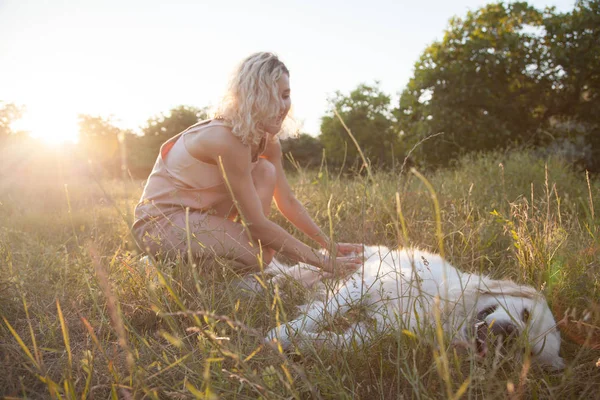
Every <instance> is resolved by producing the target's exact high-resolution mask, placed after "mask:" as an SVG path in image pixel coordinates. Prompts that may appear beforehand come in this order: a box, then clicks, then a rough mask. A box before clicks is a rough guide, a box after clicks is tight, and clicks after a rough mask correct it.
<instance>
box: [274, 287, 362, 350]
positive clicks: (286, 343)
mask: <svg viewBox="0 0 600 400" xmlns="http://www.w3.org/2000/svg"><path fill="white" fill-rule="evenodd" d="M353 282H355V281H353ZM353 282H351V283H348V284H346V285H345V286H344V287H343V288H342V289H341V290H340V292H338V293H336V294H335V296H333V298H331V299H329V300H328V301H326V302H323V301H316V302H314V303H312V304H311V305H309V306H308V307H307V309H306V311H305V313H304V314H303V315H301V316H300V317H298V318H296V319H294V320H292V321H290V322H288V323H287V324H283V325H280V326H278V327H276V328H274V329H272V330H271V331H270V332H269V333H268V334H267V338H266V340H267V341H270V340H273V339H277V340H278V341H279V344H280V345H281V346H282V348H283V349H289V348H290V347H291V345H292V343H293V342H294V341H295V339H298V344H299V345H300V346H301V347H302V346H303V344H304V342H306V343H308V342H310V341H314V342H317V343H318V342H323V341H332V340H333V343H332V344H334V345H335V344H336V343H338V342H339V344H343V343H345V342H349V341H350V339H348V340H347V339H346V338H345V336H344V335H341V336H340V335H337V334H334V333H332V332H324V333H319V332H318V330H319V329H320V328H321V327H322V326H323V325H324V323H325V322H327V321H331V320H332V318H333V316H334V315H335V314H336V313H340V314H345V313H347V312H348V310H349V309H350V307H351V305H354V304H360V303H361V302H362V301H363V299H364V298H366V296H364V293H363V296H362V297H361V296H360V294H361V292H360V288H359V287H358V286H357V285H352V283H353ZM331 322H333V321H331ZM334 335H335V336H340V337H339V338H336V337H334Z"/></svg>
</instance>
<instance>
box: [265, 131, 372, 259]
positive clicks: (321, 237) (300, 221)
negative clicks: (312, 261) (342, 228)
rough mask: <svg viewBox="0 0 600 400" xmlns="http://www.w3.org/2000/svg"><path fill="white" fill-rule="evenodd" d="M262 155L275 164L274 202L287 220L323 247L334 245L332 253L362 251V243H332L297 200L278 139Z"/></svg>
mask: <svg viewBox="0 0 600 400" xmlns="http://www.w3.org/2000/svg"><path fill="white" fill-rule="evenodd" d="M263 156H264V157H265V158H266V159H267V160H269V161H270V162H271V163H273V165H274V166H275V170H276V176H277V179H276V183H275V193H274V199H275V204H276V205H277V208H278V209H279V211H280V212H281V214H282V215H283V216H284V217H286V218H287V219H288V221H290V222H291V223H292V224H293V225H294V226H295V227H296V228H298V229H299V230H300V231H302V232H304V233H305V234H306V235H307V236H308V237H310V238H311V239H312V240H314V241H315V242H317V243H318V244H319V245H321V247H323V248H324V249H327V250H331V249H332V248H333V247H335V249H336V251H335V252H334V253H336V254H340V255H345V254H350V253H352V252H355V253H360V252H362V250H363V249H362V245H356V244H348V243H335V244H334V243H332V241H331V239H330V238H329V236H327V235H326V234H325V233H324V232H323V231H322V230H321V228H319V226H318V225H317V224H316V223H315V222H314V220H313V219H312V218H311V217H310V215H309V214H308V211H307V210H306V208H305V207H304V206H303V205H302V203H300V201H298V199H297V198H296V196H295V195H294V192H293V191H292V189H291V187H290V185H289V183H288V181H287V178H286V176H285V171H284V169H283V155H282V152H281V144H280V143H279V140H276V141H271V142H270V143H269V146H268V147H267V149H266V151H265V153H264V154H263Z"/></svg>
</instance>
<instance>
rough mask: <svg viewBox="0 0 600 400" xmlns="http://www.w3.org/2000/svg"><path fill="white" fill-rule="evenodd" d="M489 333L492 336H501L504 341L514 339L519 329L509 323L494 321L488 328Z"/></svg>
mask: <svg viewBox="0 0 600 400" xmlns="http://www.w3.org/2000/svg"><path fill="white" fill-rule="evenodd" d="M489 329H490V333H492V334H493V335H494V336H497V337H498V336H502V337H503V338H504V340H511V339H514V337H515V336H517V335H518V334H519V328H517V326H516V325H515V324H513V323H510V322H498V321H494V322H493V323H492V324H491V326H490V327H489Z"/></svg>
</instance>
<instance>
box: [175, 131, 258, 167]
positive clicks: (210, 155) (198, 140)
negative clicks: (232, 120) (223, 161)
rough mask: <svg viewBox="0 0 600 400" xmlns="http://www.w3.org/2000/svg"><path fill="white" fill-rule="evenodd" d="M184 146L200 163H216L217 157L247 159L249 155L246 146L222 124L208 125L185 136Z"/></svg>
mask: <svg viewBox="0 0 600 400" xmlns="http://www.w3.org/2000/svg"><path fill="white" fill-rule="evenodd" d="M185 146H186V148H187V150H188V152H189V153H190V154H191V155H192V156H193V157H195V158H197V159H199V160H201V161H207V159H210V160H213V161H216V160H217V159H218V158H219V155H221V156H223V155H229V154H234V155H236V156H240V157H243V156H245V155H247V156H248V157H249V154H250V152H249V150H248V146H246V145H244V144H243V143H242V142H241V141H240V140H239V139H238V138H237V137H236V136H235V135H234V134H233V132H231V128H229V127H228V126H226V125H222V124H215V125H208V126H206V127H204V128H203V129H202V130H200V131H198V132H193V133H192V134H191V135H189V134H188V135H185Z"/></svg>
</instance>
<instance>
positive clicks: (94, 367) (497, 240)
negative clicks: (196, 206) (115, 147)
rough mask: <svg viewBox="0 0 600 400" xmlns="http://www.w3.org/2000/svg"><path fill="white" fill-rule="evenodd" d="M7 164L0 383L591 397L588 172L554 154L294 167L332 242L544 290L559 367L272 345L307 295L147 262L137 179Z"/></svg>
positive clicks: (132, 393) (80, 394)
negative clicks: (373, 167)
mask: <svg viewBox="0 0 600 400" xmlns="http://www.w3.org/2000/svg"><path fill="white" fill-rule="evenodd" d="M3 172H4V174H3V175H1V178H0V203H1V204H0V316H1V317H2V318H3V321H0V371H2V373H1V374H0V396H5V397H6V398H34V399H35V398H95V399H99V398H115V399H116V398H157V399H163V398H164V399H188V398H190V399H191V398H236V399H246V398H251V399H254V398H268V399H271V398H273V399H277V398H286V399H287V398H298V399H305V398H325V399H327V398H358V399H396V398H417V399H422V398H423V399H428V398H447V397H457V398H458V397H462V398H471V399H505V398H540V399H565V398H569V399H590V398H600V394H599V393H600V364H598V362H600V240H599V238H598V235H599V234H600V225H599V223H600V182H599V181H598V180H597V179H596V180H594V179H593V178H588V177H587V176H586V174H585V173H584V172H574V171H572V170H571V169H569V168H568V167H567V166H566V165H565V164H564V163H562V162H561V161H560V160H558V159H549V160H537V159H535V158H533V157H532V156H531V155H529V154H528V153H522V152H515V153H512V154H504V155H494V156H485V157H472V158H469V159H464V160H463V161H462V162H461V163H459V164H458V165H457V166H456V167H455V168H453V169H451V170H444V171H439V172H437V173H432V174H425V175H426V177H425V178H426V180H427V181H425V180H424V179H421V178H419V177H418V176H417V175H415V174H413V173H407V174H404V175H399V174H392V173H383V172H381V173H377V172H376V173H374V175H373V177H372V179H368V178H367V177H354V178H352V179H350V178H347V177H339V176H338V173H337V171H326V170H322V171H320V172H319V173H317V172H316V171H298V172H297V173H296V174H293V176H292V177H291V178H290V180H291V181H292V183H293V186H294V190H295V192H296V194H297V196H298V198H299V199H300V200H301V201H303V202H304V203H305V204H306V206H307V208H308V210H309V211H310V213H311V215H313V216H314V218H315V220H316V221H318V223H319V224H320V225H321V226H322V227H323V228H324V229H326V230H329V229H331V231H333V232H335V236H336V238H337V239H339V240H341V241H349V242H364V243H367V244H375V243H379V244H386V245H389V246H397V245H401V246H405V245H413V246H419V247H422V248H425V249H428V250H432V251H437V252H440V251H442V252H443V253H444V254H445V256H446V258H448V259H449V260H450V261H451V262H452V263H453V264H454V265H456V266H458V267H459V268H461V269H463V270H466V271H475V272H479V273H486V274H490V275H491V276H492V277H495V278H500V277H507V278H511V279H513V280H515V281H518V282H523V283H527V284H531V285H533V286H534V287H536V288H540V289H542V290H543V291H544V293H545V294H546V296H547V298H548V300H549V303H550V306H551V308H552V310H553V311H554V314H555V318H556V320H557V321H559V320H560V321H562V323H561V331H562V336H563V344H562V355H563V356H564V358H565V360H566V361H567V369H566V370H565V371H563V372H562V373H548V372H545V371H543V370H540V369H538V368H536V367H535V366H530V365H528V364H526V363H525V364H522V363H520V362H518V361H515V360H492V359H490V360H485V361H483V362H481V361H476V360H475V359H474V358H473V357H472V356H471V355H469V354H464V353H460V354H459V353H457V352H456V351H455V349H453V348H451V347H448V348H447V349H446V350H447V351H446V352H445V354H447V356H448V357H449V364H448V366H447V367H444V365H442V364H443V363H440V362H439V361H440V360H438V359H436V355H435V354H439V353H437V352H434V346H433V343H434V338H433V337H414V336H410V335H406V334H402V333H397V334H393V335H390V336H388V337H384V338H382V339H381V340H378V341H376V342H375V343H373V344H371V345H370V346H368V347H366V348H356V349H353V350H347V351H342V352H323V351H316V350H315V351H308V352H303V353H299V352H297V353H294V354H281V353H280V352H278V351H277V349H276V348H271V347H269V346H265V345H264V344H263V343H262V339H263V337H264V335H265V333H266V332H267V331H268V330H269V329H271V328H272V327H274V326H275V325H276V323H277V321H283V320H286V319H290V318H293V317H294V316H295V315H296V309H295V306H297V305H298V304H301V303H302V301H303V298H304V296H305V293H303V292H302V291H301V290H298V288H296V287H294V286H293V285H289V286H286V287H283V288H277V290H275V288H271V287H270V288H269V290H266V291H265V292H264V293H261V294H255V295H250V294H248V293H241V292H240V290H239V288H238V287H236V285H235V282H236V276H235V274H234V273H233V272H232V271H230V270H229V268H228V266H227V264H226V263H224V262H222V261H219V260H217V261H211V262H208V261H207V262H204V263H203V264H202V265H198V266H194V267H192V266H190V265H188V264H187V263H186V262H185V261H181V262H176V263H161V264H159V265H158V272H156V270H155V269H152V268H146V267H145V266H144V265H143V264H142V263H140V262H139V260H140V257H141V255H140V253H139V252H138V251H137V249H136V248H135V245H134V244H133V243H132V240H131V237H130V233H129V226H130V224H131V221H132V215H131V214H132V209H133V206H134V205H135V203H136V201H137V199H138V198H139V196H140V194H141V190H142V186H141V182H121V181H101V182H98V181H95V180H94V179H90V178H89V177H84V176H78V174H77V171H68V172H66V171H65V170H64V169H62V170H61V169H60V168H56V169H53V168H51V169H49V170H46V171H43V173H41V172H39V173H38V174H37V175H35V174H33V175H31V174H29V175H18V174H17V175H15V174H12V173H11V171H3ZM17 172H18V171H17ZM18 173H23V172H22V171H21V172H18ZM426 182H430V183H431V186H432V188H433V189H434V193H435V196H432V192H431V191H430V189H428V187H427V184H426ZM397 198H398V200H399V202H397ZM434 200H435V201H434ZM398 204H399V205H400V207H398ZM435 204H438V205H439V208H438V209H437V210H436V208H435V206H434V205H435ZM273 217H274V219H275V220H276V221H277V222H278V223H281V224H282V225H283V226H285V227H287V228H288V229H290V230H293V229H292V227H291V226H289V225H288V223H287V222H286V221H285V220H283V218H282V217H281V216H279V215H276V212H275V211H273ZM400 217H402V218H400ZM400 220H403V221H404V229H403V228H402V224H401V223H400ZM438 224H439V225H438ZM438 226H439V229H440V230H438ZM438 232H441V240H439V239H440V236H439V235H438ZM299 237H302V236H301V235H300V236H299Z"/></svg>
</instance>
